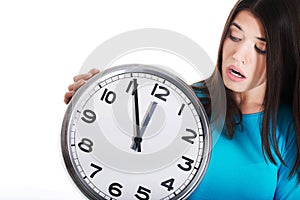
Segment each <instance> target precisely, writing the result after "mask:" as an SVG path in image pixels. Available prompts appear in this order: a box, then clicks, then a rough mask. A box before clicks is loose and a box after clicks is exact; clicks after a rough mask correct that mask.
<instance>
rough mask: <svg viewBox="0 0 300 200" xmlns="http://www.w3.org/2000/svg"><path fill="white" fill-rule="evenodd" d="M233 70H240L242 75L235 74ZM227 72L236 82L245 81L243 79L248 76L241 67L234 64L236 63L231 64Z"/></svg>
mask: <svg viewBox="0 0 300 200" xmlns="http://www.w3.org/2000/svg"><path fill="white" fill-rule="evenodd" d="M232 70H234V71H236V72H238V73H239V74H240V75H241V76H240V77H238V76H236V75H234V74H233V73H232ZM226 74H227V77H228V78H229V79H230V80H231V81H234V82H240V81H243V80H245V79H246V78H247V77H246V76H245V74H244V72H243V71H242V70H241V69H240V68H239V67H237V66H234V65H229V66H228V67H226Z"/></svg>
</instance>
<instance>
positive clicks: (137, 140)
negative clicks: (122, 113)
mask: <svg viewBox="0 0 300 200" xmlns="http://www.w3.org/2000/svg"><path fill="white" fill-rule="evenodd" d="M133 84H134V89H133V92H132V95H133V103H134V112H133V117H134V119H135V124H134V127H135V129H134V130H135V137H134V138H133V141H134V144H135V145H136V147H137V151H138V152H141V142H142V137H141V133H140V118H139V98H138V90H137V86H138V84H137V81H136V79H133Z"/></svg>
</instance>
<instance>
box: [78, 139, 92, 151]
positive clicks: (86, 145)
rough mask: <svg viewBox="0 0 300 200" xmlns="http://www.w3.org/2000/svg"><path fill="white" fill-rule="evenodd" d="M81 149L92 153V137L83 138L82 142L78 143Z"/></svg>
mask: <svg viewBox="0 0 300 200" xmlns="http://www.w3.org/2000/svg"><path fill="white" fill-rule="evenodd" d="M78 147H79V149H81V150H82V151H84V152H86V153H90V152H92V151H93V148H92V147H93V142H92V140H90V139H87V138H82V140H81V142H79V143H78Z"/></svg>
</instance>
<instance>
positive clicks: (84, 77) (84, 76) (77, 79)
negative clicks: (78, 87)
mask: <svg viewBox="0 0 300 200" xmlns="http://www.w3.org/2000/svg"><path fill="white" fill-rule="evenodd" d="M91 77H92V74H90V73H87V74H79V75H77V76H74V78H73V80H74V82H77V81H79V80H80V79H84V80H87V79H89V78H91Z"/></svg>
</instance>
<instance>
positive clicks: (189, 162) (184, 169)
mask: <svg viewBox="0 0 300 200" xmlns="http://www.w3.org/2000/svg"><path fill="white" fill-rule="evenodd" d="M182 159H184V160H186V162H185V163H184V164H185V165H186V167H184V166H182V165H181V164H178V165H177V166H178V167H179V168H180V169H182V170H183V171H190V170H191V169H192V164H193V162H194V161H193V160H192V159H190V158H188V157H185V156H182Z"/></svg>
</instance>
